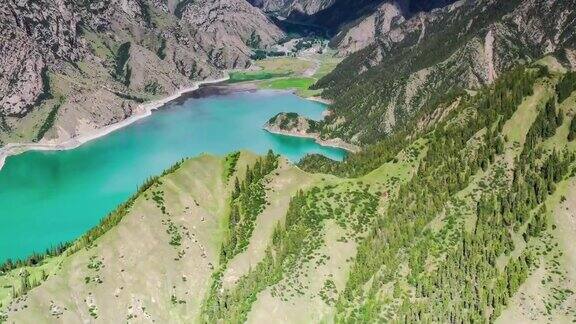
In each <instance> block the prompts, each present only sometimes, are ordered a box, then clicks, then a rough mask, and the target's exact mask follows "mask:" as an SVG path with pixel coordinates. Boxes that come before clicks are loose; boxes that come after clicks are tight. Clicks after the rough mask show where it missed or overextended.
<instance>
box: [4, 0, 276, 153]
mask: <svg viewBox="0 0 576 324" xmlns="http://www.w3.org/2000/svg"><path fill="white" fill-rule="evenodd" d="M0 24H1V25H2V28H1V31H0V33H1V34H0V40H1V41H0V60H1V61H0V69H1V70H0V94H1V95H0V98H1V99H0V119H1V121H2V123H0V124H1V125H2V127H0V141H2V142H3V143H6V142H15V141H16V142H22V141H31V140H41V139H42V138H48V139H57V140H58V141H62V140H66V139H68V138H71V137H74V136H77V135H79V134H82V133H85V132H86V131H89V130H91V129H95V128H100V127H102V126H105V125H109V124H112V123H115V122H118V121H120V120H123V119H125V118H126V117H128V116H130V115H132V114H134V113H135V112H136V111H135V110H136V109H137V107H138V106H139V105H140V104H141V103H142V102H143V101H147V100H150V99H151V98H154V97H158V96H162V95H166V94H170V93H173V92H175V91H176V90H177V89H180V88H183V87H187V86H190V85H191V84H192V83H193V81H195V80H202V79H207V78H215V77H218V76H221V75H222V74H221V71H222V70H224V69H233V68H246V67H248V66H249V65H250V55H251V54H252V48H265V47H267V46H269V45H271V44H273V43H275V41H276V40H278V39H279V38H280V37H281V36H282V32H281V31H280V30H279V29H278V28H277V27H276V26H275V25H274V24H273V23H271V22H270V21H269V20H268V18H266V17H265V16H264V15H263V14H262V13H261V12H260V11H259V10H258V9H256V8H254V7H252V6H251V5H250V4H248V3H247V2H246V1H244V0H217V1H204V0H202V1H188V0H182V1H172V0H170V1H166V0H155V1H150V0H99V1H88V2H87V1H80V0H77V1H71V0H57V1H16V0H9V1H4V2H2V4H1V5H0Z"/></svg>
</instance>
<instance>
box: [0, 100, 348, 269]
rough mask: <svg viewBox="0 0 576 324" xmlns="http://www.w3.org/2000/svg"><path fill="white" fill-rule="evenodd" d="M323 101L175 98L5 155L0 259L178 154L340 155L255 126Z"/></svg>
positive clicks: (40, 241) (82, 223) (313, 111)
mask: <svg viewBox="0 0 576 324" xmlns="http://www.w3.org/2000/svg"><path fill="white" fill-rule="evenodd" d="M324 109H325V107H324V106H323V105H322V104H320V103H316V102H311V101H307V100H303V99H301V98H299V97H297V96H295V95H293V94H291V93H288V92H278V91H255V92H238V93H233V94H228V95H219V96H212V97H207V98H201V99H187V100H180V102H175V103H171V104H168V105H167V107H165V108H163V109H161V110H159V111H157V112H154V113H153V114H152V116H150V117H148V118H145V119H142V120H140V121H138V122H136V123H134V124H132V125H130V126H128V127H125V128H123V129H120V130H118V131H116V132H114V133H111V134H109V135H106V136H104V137H102V138H99V139H97V140H94V141H92V142H89V143H86V144H84V145H82V146H81V147H79V148H76V149H73V150H68V151H51V152H39V151H32V152H27V153H24V154H21V155H17V156H12V157H9V158H8V159H7V161H6V164H5V166H4V168H3V169H2V170H1V171H0V262H1V261H3V260H6V259H8V258H12V259H17V258H23V257H26V256H28V255H30V254H31V253H32V252H40V251H43V250H45V249H46V248H48V247H52V246H55V245H56V244H58V243H60V242H65V241H70V240H73V239H75V238H77V237H79V236H80V235H82V234H83V233H84V232H85V231H86V230H88V229H89V228H90V227H92V226H94V225H96V224H97V223H98V221H99V220H100V219H101V218H102V217H104V216H105V215H106V214H107V213H109V212H110V211H112V210H113V209H114V208H115V207H116V206H117V205H118V204H120V203H121V202H123V201H125V200H126V199H127V198H128V197H129V196H130V195H131V194H133V193H134V192H135V190H136V188H137V187H138V186H139V185H140V184H142V183H143V182H144V180H145V179H146V178H148V177H150V176H152V175H155V174H158V173H160V172H161V171H162V170H164V169H166V168H167V167H169V166H171V165H172V164H174V163H175V162H177V161H178V160H180V159H181V158H183V157H190V156H195V155H198V154H200V153H204V152H206V153H213V154H218V155H224V154H227V153H229V152H232V151H236V150H239V149H247V150H250V151H253V152H256V153H261V154H262V153H265V152H266V151H267V150H268V149H273V150H274V151H275V152H277V153H280V154H282V155H284V156H286V157H288V158H289V159H290V160H292V161H297V160H299V159H300V158H301V157H303V156H304V155H306V154H307V153H320V154H323V155H325V156H327V157H330V158H332V159H336V160H341V159H342V158H343V157H344V155H345V153H344V152H343V151H342V150H339V149H334V148H328V147H322V146H320V145H318V144H316V143H315V142H314V141H312V140H309V139H302V138H293V137H286V136H280V135H274V134H270V133H268V132H266V131H264V130H263V129H262V125H263V124H264V123H265V122H266V121H267V120H268V119H269V118H270V117H272V116H274V115H275V114H277V113H279V112H284V111H293V112H297V113H300V114H302V115H304V116H308V117H310V118H313V119H320V118H321V114H322V111H323V110H324Z"/></svg>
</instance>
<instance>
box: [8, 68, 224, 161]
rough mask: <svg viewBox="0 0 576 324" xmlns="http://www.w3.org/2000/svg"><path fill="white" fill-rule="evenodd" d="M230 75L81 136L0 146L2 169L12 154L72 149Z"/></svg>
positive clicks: (179, 91) (160, 100)
mask: <svg viewBox="0 0 576 324" xmlns="http://www.w3.org/2000/svg"><path fill="white" fill-rule="evenodd" d="M228 78H229V77H228V76H226V77H223V78H220V79H216V80H205V81H198V82H196V83H194V85H192V86H191V87H188V88H184V89H181V90H178V91H177V92H175V93H173V94H172V95H170V96H168V97H164V98H162V99H158V100H155V101H151V102H147V103H143V104H141V105H140V106H139V107H138V108H136V110H141V111H140V112H138V113H135V114H134V115H132V116H130V117H128V118H126V119H124V120H122V121H120V122H118V123H115V124H111V125H108V126H105V127H102V128H99V129H95V130H93V131H91V132H88V133H86V134H82V135H80V136H77V137H74V138H72V139H69V140H66V141H63V142H61V143H42V142H40V143H22V144H20V143H9V144H7V145H6V146H4V147H2V148H0V170H1V169H2V167H3V166H4V163H5V162H6V159H7V158H8V157H9V156H12V155H18V154H21V153H24V152H27V151H62V150H71V149H74V148H77V147H78V146H80V145H82V144H84V143H87V142H90V141H92V140H94V139H97V138H100V137H102V136H105V135H108V134H110V133H112V132H114V131H116V130H119V129H121V128H123V127H125V126H128V125H130V124H132V123H134V122H136V121H138V120H140V119H142V118H146V117H148V116H150V115H151V114H152V112H153V111H154V110H156V109H158V108H160V107H162V106H164V105H165V104H167V103H169V102H171V101H173V100H175V99H178V98H179V97H181V96H182V95H184V94H187V93H190V92H193V91H196V90H198V88H200V86H201V85H204V84H212V83H220V82H224V81H226V80H228Z"/></svg>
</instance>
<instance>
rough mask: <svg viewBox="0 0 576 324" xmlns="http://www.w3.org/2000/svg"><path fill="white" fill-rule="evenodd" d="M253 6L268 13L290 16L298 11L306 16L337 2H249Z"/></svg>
mask: <svg viewBox="0 0 576 324" xmlns="http://www.w3.org/2000/svg"><path fill="white" fill-rule="evenodd" d="M248 1H249V2H250V3H251V4H252V5H254V6H256V7H259V8H262V10H264V11H266V12H268V13H276V14H279V15H286V16H288V15H290V13H291V12H293V11H297V12H300V13H303V14H306V15H313V14H315V13H317V12H319V11H321V10H323V9H326V8H328V7H330V6H331V5H332V4H334V2H335V1H336V0H248Z"/></svg>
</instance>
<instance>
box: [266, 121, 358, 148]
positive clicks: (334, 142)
mask: <svg viewBox="0 0 576 324" xmlns="http://www.w3.org/2000/svg"><path fill="white" fill-rule="evenodd" d="M264 130H265V131H267V132H269V133H272V134H277V135H283V136H292V137H301V138H310V139H313V140H314V141H315V142H316V143H318V144H319V145H322V146H327V147H334V148H338V149H342V150H345V151H348V152H351V153H357V152H358V151H360V147H358V146H356V145H353V144H349V143H346V142H344V141H343V140H341V139H339V138H333V139H329V140H323V139H321V138H320V137H319V136H318V134H302V133H296V132H288V131H283V130H278V129H272V128H270V127H264Z"/></svg>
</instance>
